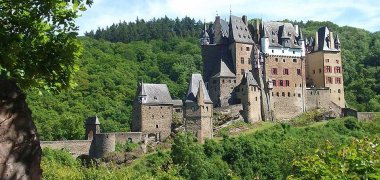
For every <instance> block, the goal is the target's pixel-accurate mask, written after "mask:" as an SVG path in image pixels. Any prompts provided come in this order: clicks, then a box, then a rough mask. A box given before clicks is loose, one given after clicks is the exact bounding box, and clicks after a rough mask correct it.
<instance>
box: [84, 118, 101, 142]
mask: <svg viewBox="0 0 380 180" xmlns="http://www.w3.org/2000/svg"><path fill="white" fill-rule="evenodd" d="M85 126H86V134H85V136H86V137H85V138H86V139H87V140H92V139H93V138H94V136H95V135H96V134H99V133H100V122H99V119H98V117H97V116H94V117H89V118H87V120H86V123H85Z"/></svg>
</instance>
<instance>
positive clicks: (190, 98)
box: [186, 74, 212, 103]
mask: <svg viewBox="0 0 380 180" xmlns="http://www.w3.org/2000/svg"><path fill="white" fill-rule="evenodd" d="M199 81H201V82H202V83H201V84H202V87H201V88H203V92H204V102H205V103H212V101H211V99H210V96H209V94H208V92H207V89H206V86H205V84H204V82H203V79H202V75H201V74H192V75H191V80H190V83H189V89H188V91H187V96H186V102H197V94H198V90H199Z"/></svg>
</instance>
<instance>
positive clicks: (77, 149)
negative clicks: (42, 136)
mask: <svg viewBox="0 0 380 180" xmlns="http://www.w3.org/2000/svg"><path fill="white" fill-rule="evenodd" d="M91 142H92V141H91V140H67V141H41V148H47V147H48V148H51V149H59V150H61V149H66V150H68V151H70V152H71V154H72V155H73V156H74V157H78V156H79V155H82V154H87V155H88V154H89V152H90V147H91Z"/></svg>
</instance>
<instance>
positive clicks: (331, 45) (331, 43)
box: [329, 31, 334, 49]
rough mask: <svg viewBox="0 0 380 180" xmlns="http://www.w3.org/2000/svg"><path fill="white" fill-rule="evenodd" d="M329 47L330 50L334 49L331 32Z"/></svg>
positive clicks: (331, 33)
mask: <svg viewBox="0 0 380 180" xmlns="http://www.w3.org/2000/svg"><path fill="white" fill-rule="evenodd" d="M329 43H330V44H329V47H330V49H334V36H333V32H332V31H330V42H329Z"/></svg>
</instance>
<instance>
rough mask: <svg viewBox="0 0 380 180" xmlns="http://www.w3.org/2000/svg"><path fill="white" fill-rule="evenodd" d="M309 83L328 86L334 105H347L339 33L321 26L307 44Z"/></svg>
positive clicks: (316, 85) (313, 85) (321, 86)
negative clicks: (336, 33)
mask: <svg viewBox="0 0 380 180" xmlns="http://www.w3.org/2000/svg"><path fill="white" fill-rule="evenodd" d="M307 47H308V50H309V53H308V54H307V59H306V61H307V72H306V73H307V85H308V86H311V87H315V88H328V89H329V93H330V100H331V102H332V103H333V104H332V106H339V107H340V108H344V107H345V104H346V102H345V99H344V87H343V67H342V57H341V52H340V40H339V37H338V35H335V37H334V36H333V32H331V31H330V30H329V29H328V28H327V27H321V28H320V29H319V30H318V31H317V32H316V33H315V38H314V39H312V40H311V41H310V43H309V44H307Z"/></svg>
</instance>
